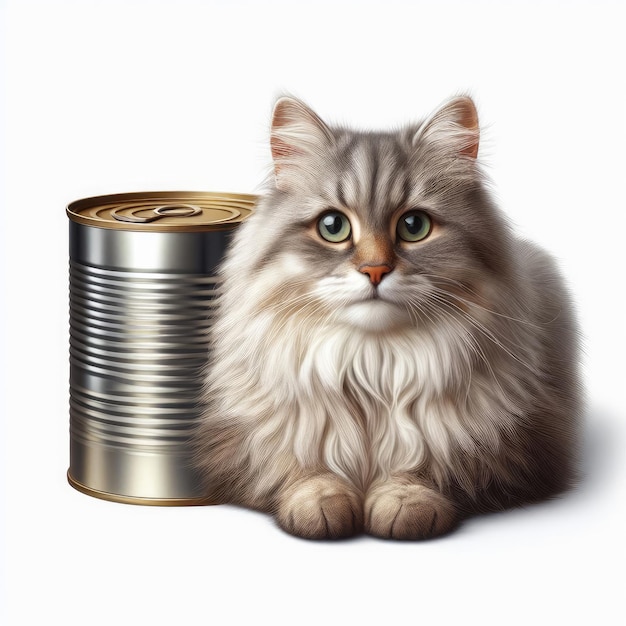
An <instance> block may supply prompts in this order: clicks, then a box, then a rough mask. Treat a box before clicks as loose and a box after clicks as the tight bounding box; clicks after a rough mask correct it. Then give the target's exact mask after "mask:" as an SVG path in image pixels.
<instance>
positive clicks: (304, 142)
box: [270, 96, 333, 191]
mask: <svg viewBox="0 0 626 626" xmlns="http://www.w3.org/2000/svg"><path fill="white" fill-rule="evenodd" d="M332 140H333V135H332V132H331V131H330V129H329V128H328V126H326V124H325V123H324V122H323V121H322V120H321V119H320V118H319V117H318V116H317V114H316V113H314V112H313V111H312V110H311V109H310V108H309V107H308V106H306V104H304V103H303V102H301V101H300V100H297V99H296V98H291V97H287V96H285V97H282V98H280V99H279V100H278V102H276V104H275V105H274V113H273V115H272V132H271V137H270V145H271V149H272V158H273V159H274V172H275V175H276V187H277V188H278V189H281V190H283V191H284V190H287V189H289V188H290V187H291V186H292V184H293V180H294V179H293V176H294V175H295V176H297V174H298V170H299V169H300V168H301V167H302V166H303V165H304V163H305V162H306V161H307V157H310V156H315V155H320V154H324V152H325V151H326V149H327V148H328V146H329V145H330V143H331V142H332Z"/></svg>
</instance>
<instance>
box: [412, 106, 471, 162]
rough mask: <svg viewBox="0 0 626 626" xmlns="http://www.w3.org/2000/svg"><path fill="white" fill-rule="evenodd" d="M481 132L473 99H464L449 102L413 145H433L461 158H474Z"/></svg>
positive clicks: (438, 111)
mask: <svg viewBox="0 0 626 626" xmlns="http://www.w3.org/2000/svg"><path fill="white" fill-rule="evenodd" d="M479 140H480V129H479V127H478V113H477V111H476V106H475V105H474V102H473V101H472V99H471V98H469V97H468V96H462V97H459V98H454V99H453V100H450V101H448V102H446V103H445V104H444V105H443V106H442V107H440V108H439V109H437V110H436V111H435V112H434V113H433V114H432V115H431V116H430V117H429V118H428V119H427V120H426V121H425V122H424V123H423V124H422V125H421V126H420V127H419V128H418V130H417V132H416V133H415V135H414V137H413V145H418V143H422V142H425V143H433V144H434V145H438V146H441V147H442V148H444V149H448V150H452V151H453V152H454V153H456V154H457V155H459V156H465V157H470V158H472V159H475V158H476V156H477V155H478V142H479Z"/></svg>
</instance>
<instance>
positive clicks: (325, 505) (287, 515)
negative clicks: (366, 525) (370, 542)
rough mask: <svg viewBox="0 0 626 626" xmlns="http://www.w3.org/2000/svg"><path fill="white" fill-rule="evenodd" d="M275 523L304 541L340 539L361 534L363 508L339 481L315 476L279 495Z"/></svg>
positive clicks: (355, 496)
mask: <svg viewBox="0 0 626 626" xmlns="http://www.w3.org/2000/svg"><path fill="white" fill-rule="evenodd" d="M276 521H277V522H278V524H279V526H280V527H281V528H282V529H283V530H286V531H287V532H288V533H291V534H292V535H296V536H298V537H303V538H305V539H341V538H345V537H351V536H353V535H356V534H358V533H360V532H362V530H363V505H362V501H361V497H360V496H359V494H358V493H357V492H356V491H355V490H354V489H352V488H351V487H350V486H349V485H348V484H347V483H345V482H344V481H342V480H341V479H339V478H337V477H335V476H332V475H330V476H329V475H323V476H314V477H310V478H306V479H303V480H300V481H298V482H297V483H296V484H294V485H292V486H291V487H290V488H289V489H288V490H287V491H286V492H285V493H284V494H283V495H282V497H281V499H280V504H279V507H278V511H277V513H276Z"/></svg>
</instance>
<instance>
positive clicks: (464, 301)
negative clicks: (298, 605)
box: [420, 274, 558, 329]
mask: <svg viewBox="0 0 626 626" xmlns="http://www.w3.org/2000/svg"><path fill="white" fill-rule="evenodd" d="M420 276H423V277H425V278H431V279H435V280H440V281H443V282H448V283H450V284H453V285H455V286H457V287H460V288H461V289H464V290H465V291H467V292H468V293H470V294H472V295H474V296H476V297H477V298H481V295H480V294H479V293H478V292H477V291H475V290H474V289H470V288H469V287H468V286H467V285H465V284H463V283H462V282H460V281H458V280H454V279H453V278H448V277H446V276H438V275H436V274H420ZM431 287H432V288H433V289H438V290H439V291H440V292H442V293H444V294H445V295H448V296H451V297H453V298H456V299H457V300H458V301H459V302H461V303H462V304H465V305H466V306H468V307H477V308H479V309H481V310H483V311H485V312H486V313H490V314H491V315H496V316H498V317H502V318H504V319H507V320H510V321H511V322H517V323H519V324H524V325H527V326H530V327H532V328H537V329H541V328H542V327H543V326H547V325H549V324H551V323H553V322H554V321H555V320H556V319H557V318H558V314H557V316H556V317H555V318H553V319H551V320H550V321H548V322H545V324H536V323H534V322H531V321H529V320H524V319H521V318H518V317H512V316H510V315H506V314H504V313H500V312H498V311H494V310H493V309H490V308H488V307H485V306H483V305H481V304H478V302H476V301H475V300H468V299H466V298H463V297H462V296H460V295H458V294H456V293H454V292H451V291H448V290H446V289H441V288H439V287H437V286H436V285H434V284H432V283H431Z"/></svg>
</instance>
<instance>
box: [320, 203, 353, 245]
mask: <svg viewBox="0 0 626 626" xmlns="http://www.w3.org/2000/svg"><path fill="white" fill-rule="evenodd" d="M317 230H318V232H319V234H320V236H321V237H322V238H323V239H325V240H326V241H330V243H341V242H342V241H346V240H347V239H349V238H350V234H351V232H352V227H351V226H350V220H349V219H348V218H347V217H346V216H345V215H344V214H343V213H340V212H339V211H328V212H327V213H324V215H322V217H320V219H319V221H318V222H317Z"/></svg>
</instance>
